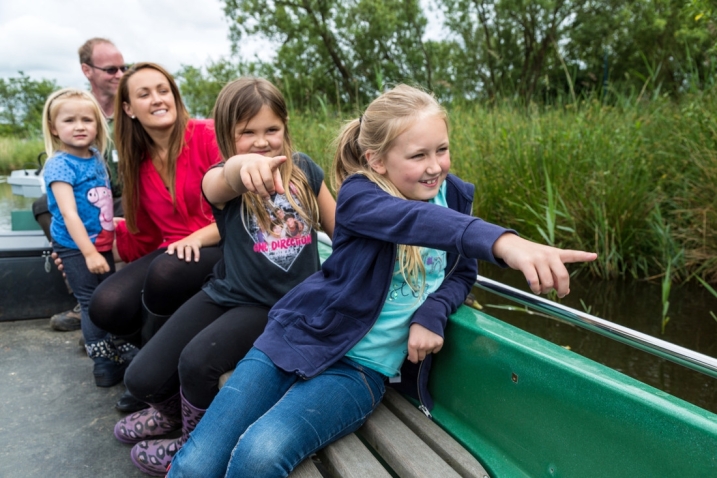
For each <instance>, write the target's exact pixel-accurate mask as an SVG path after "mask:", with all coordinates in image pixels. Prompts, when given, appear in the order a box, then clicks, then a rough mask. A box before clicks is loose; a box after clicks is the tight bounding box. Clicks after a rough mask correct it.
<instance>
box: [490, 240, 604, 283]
mask: <svg viewBox="0 0 717 478" xmlns="http://www.w3.org/2000/svg"><path fill="white" fill-rule="evenodd" d="M493 255H494V256H495V257H497V258H499V259H503V260H504V261H505V263H506V264H508V266H509V267H511V268H513V269H517V270H519V271H521V272H522V273H523V275H524V276H525V278H526V279H527V280H528V285H529V286H530V289H531V290H532V291H533V292H534V293H536V294H541V293H542V294H547V293H548V292H550V291H551V290H552V289H555V290H556V291H557V293H558V297H564V296H566V295H567V294H569V293H570V274H568V270H567V269H566V268H565V263H570V262H587V261H594V260H595V259H597V254H595V253H594V252H585V251H575V250H570V249H558V248H557V247H550V246H545V245H543V244H537V243H535V242H531V241H528V240H526V239H523V238H521V237H519V236H517V235H515V234H512V233H506V234H503V235H502V236H500V237H499V238H498V240H497V241H495V243H494V244H493Z"/></svg>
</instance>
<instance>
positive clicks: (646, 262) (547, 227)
mask: <svg viewBox="0 0 717 478" xmlns="http://www.w3.org/2000/svg"><path fill="white" fill-rule="evenodd" d="M566 101H570V102H569V103H564V104H558V105H553V106H545V107H537V106H533V105H531V106H529V107H525V106H523V105H515V104H514V103H511V102H505V103H498V104H494V105H492V106H490V107H489V106H486V105H481V104H455V105H452V106H451V107H450V109H449V115H450V122H451V130H450V135H451V159H452V171H453V172H454V173H455V174H457V175H458V176H460V177H462V178H463V179H465V180H467V181H470V182H472V183H474V184H475V185H476V197H475V204H474V213H475V214H476V215H477V216H480V217H482V218H483V219H485V220H488V221H491V222H495V223H498V224H501V225H504V226H507V227H512V228H515V229H516V230H518V231H519V232H520V233H521V235H523V236H524V237H526V238H529V239H532V240H535V241H539V242H543V243H549V244H553V245H555V246H558V247H565V248H575V249H585V250H590V251H595V252H597V253H598V255H599V258H598V260H597V261H596V262H594V263H591V264H588V265H586V266H584V267H585V268H586V269H587V270H588V271H589V272H590V273H591V274H592V275H594V276H597V277H600V278H605V279H613V278H618V277H635V278H640V279H654V280H660V281H663V282H664V279H665V276H666V275H667V279H666V280H668V281H670V282H672V281H681V280H687V279H691V278H693V277H698V278H701V279H704V280H705V281H707V282H709V283H713V284H714V283H717V118H715V115H714V111H717V91H716V90H714V89H713V90H710V91H706V92H703V93H695V94H691V95H686V96H685V97H683V98H682V99H681V100H680V101H674V100H671V99H667V98H663V97H659V96H656V97H653V98H651V99H650V100H649V101H648V100H642V99H638V98H631V97H621V98H618V101H615V102H613V103H614V104H613V105H605V104H603V102H602V101H599V100H596V99H584V100H578V102H573V101H572V99H568V100H566ZM354 116H357V115H351V114H347V113H341V112H337V110H336V108H335V106H332V105H330V104H329V102H328V101H325V102H321V103H320V107H319V108H318V109H316V110H315V111H303V112H302V111H292V113H291V121H290V131H291V133H292V137H293V139H294V144H295V148H296V149H297V150H299V151H303V152H305V153H307V154H309V155H310V156H311V157H312V158H314V159H315V160H316V161H317V163H318V164H319V165H321V166H322V167H323V168H324V171H326V174H327V179H328V178H329V177H330V175H331V174H332V172H331V162H332V158H333V151H332V150H331V141H332V139H333V138H334V137H335V136H336V134H337V132H338V130H339V128H340V126H341V124H342V122H343V121H344V120H347V119H349V118H351V117H354ZM41 149H42V145H41V143H40V142H39V141H20V140H13V139H7V138H0V173H4V174H7V172H9V171H10V170H11V169H17V168H21V167H32V166H34V164H36V163H35V158H36V156H37V153H38V152H39V151H41ZM327 183H328V181H327ZM668 297H669V292H668V293H667V294H666V297H665V298H664V299H663V300H664V302H668ZM664 317H667V311H666V310H665V313H664Z"/></svg>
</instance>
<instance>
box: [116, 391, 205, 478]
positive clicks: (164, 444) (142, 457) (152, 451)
mask: <svg viewBox="0 0 717 478" xmlns="http://www.w3.org/2000/svg"><path fill="white" fill-rule="evenodd" d="M180 394H181V392H180ZM204 412H206V410H201V409H199V408H196V407H194V406H193V405H192V404H191V403H189V402H188V401H187V399H186V398H184V395H182V436H181V437H179V438H174V439H172V438H165V439H164V440H144V441H141V442H139V443H137V444H136V445H135V446H133V447H132V451H131V452H130V456H131V457H132V463H134V465H135V466H136V467H137V468H139V469H140V470H141V471H142V472H144V473H147V474H148V475H152V476H164V475H166V474H167V467H168V466H169V464H170V463H171V462H172V458H173V457H174V455H176V454H177V452H178V451H179V449H180V448H182V445H184V444H185V443H186V442H187V439H188V438H189V434H190V433H191V432H192V431H193V430H194V428H195V427H196V426H197V424H198V423H199V420H201V419H202V417H203V416H204Z"/></svg>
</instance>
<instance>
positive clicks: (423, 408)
mask: <svg viewBox="0 0 717 478" xmlns="http://www.w3.org/2000/svg"><path fill="white" fill-rule="evenodd" d="M468 210H469V211H470V212H472V211H473V201H471V203H470V206H469V209H468ZM460 259H461V255H460V254H458V257H457V258H456V261H455V262H454V263H453V267H451V270H450V271H449V272H448V274H447V275H446V277H445V279H448V278H449V277H450V276H451V274H453V271H455V270H456V267H458V262H459V261H460ZM445 279H443V280H445ZM423 363H424V362H423V361H421V365H419V366H418V376H417V377H418V380H417V381H416V392H417V393H416V395H417V396H418V402H419V403H420V405H419V406H418V409H419V410H420V411H422V412H423V414H424V415H426V416H427V417H428V418H430V419H431V420H433V415H431V412H430V410H428V407H426V405H424V404H423V397H422V396H421V371H423Z"/></svg>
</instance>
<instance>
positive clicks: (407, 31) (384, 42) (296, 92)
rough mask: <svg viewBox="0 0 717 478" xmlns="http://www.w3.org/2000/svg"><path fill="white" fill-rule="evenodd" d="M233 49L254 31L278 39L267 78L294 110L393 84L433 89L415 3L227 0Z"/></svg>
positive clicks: (357, 99)
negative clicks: (288, 99)
mask: <svg viewBox="0 0 717 478" xmlns="http://www.w3.org/2000/svg"><path fill="white" fill-rule="evenodd" d="M224 12H225V14H226V16H227V17H228V18H230V19H231V20H232V21H233V23H232V24H231V26H230V31H231V40H232V43H233V45H234V49H235V51H238V50H239V49H240V46H241V43H242V41H243V40H244V39H245V38H246V37H248V36H252V35H257V36H260V37H264V38H268V39H270V40H273V41H275V42H277V43H279V44H280V46H279V48H278V51H277V53H276V58H275V60H274V61H273V62H272V63H271V69H272V70H271V71H270V72H268V73H269V78H270V79H271V80H272V81H274V82H275V83H276V84H277V85H279V86H280V88H281V89H282V91H283V92H284V94H285V95H286V96H287V97H288V98H291V103H292V105H293V106H294V107H297V108H306V107H314V106H316V102H317V98H318V97H321V98H322V99H323V101H325V102H326V103H334V102H336V104H339V105H342V106H343V105H347V106H349V107H357V106H360V105H362V104H365V103H366V102H367V101H369V100H370V99H372V98H373V97H375V96H376V94H377V93H379V92H380V89H381V88H382V87H383V86H384V85H390V84H394V83H397V82H409V83H414V84H420V85H423V86H426V87H427V88H429V89H431V88H433V86H434V81H433V72H432V68H433V66H432V65H433V58H432V54H433V52H432V49H431V46H430V45H429V44H425V43H424V42H423V41H422V38H423V36H424V32H425V27H426V18H425V16H424V14H423V12H422V10H421V8H420V4H419V1H418V0H408V1H405V0H347V1H341V0H299V1H296V2H291V1H268V0H225V8H224Z"/></svg>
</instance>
